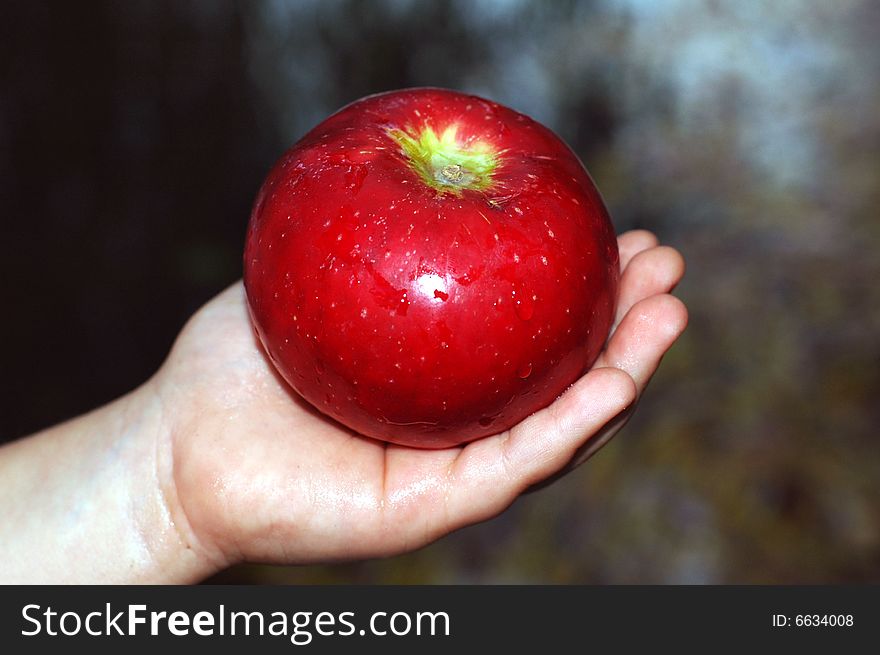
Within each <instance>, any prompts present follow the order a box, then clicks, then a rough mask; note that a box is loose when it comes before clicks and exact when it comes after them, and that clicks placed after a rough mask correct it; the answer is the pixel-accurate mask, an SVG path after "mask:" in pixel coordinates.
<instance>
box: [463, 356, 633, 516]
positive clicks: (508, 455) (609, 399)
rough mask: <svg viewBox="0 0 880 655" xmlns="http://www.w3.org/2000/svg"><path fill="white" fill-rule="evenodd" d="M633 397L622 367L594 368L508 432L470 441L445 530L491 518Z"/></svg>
mask: <svg viewBox="0 0 880 655" xmlns="http://www.w3.org/2000/svg"><path fill="white" fill-rule="evenodd" d="M636 395H637V394H636V388H635V384H634V383H633V380H632V378H630V377H629V376H628V375H627V374H625V373H624V372H622V371H621V370H619V369H613V368H605V369H593V370H592V371H591V372H590V373H588V374H587V375H585V376H584V377H582V378H581V379H580V380H578V381H577V382H576V383H575V384H574V385H573V386H572V387H571V388H569V389H568V391H566V392H565V393H564V394H563V395H562V396H561V397H560V398H559V399H557V400H556V402H554V403H553V404H552V405H550V406H549V407H547V408H546V409H543V410H541V411H540V412H537V413H536V414H533V415H532V416H530V417H529V418H527V419H526V420H525V421H523V422H522V423H520V424H519V425H517V426H516V427H514V428H513V429H512V430H510V432H509V433H504V434H501V435H497V436H495V437H489V438H487V439H482V440H480V441H477V442H474V443H473V444H471V445H469V446H468V447H467V448H465V449H464V450H463V451H462V452H461V454H460V455H459V457H458V458H457V459H456V460H455V462H454V464H453V467H452V469H451V475H452V480H453V482H452V484H451V485H450V488H449V495H448V499H447V507H446V511H447V517H448V520H449V522H450V523H451V524H452V525H450V526H448V529H454V528H455V527H460V526H462V525H467V524H470V523H474V522H476V521H481V520H484V519H486V518H489V517H491V516H494V515H495V514H497V513H498V512H500V511H502V510H503V509H504V508H505V507H507V506H508V505H509V504H510V503H511V502H513V500H514V499H515V498H516V497H517V496H518V495H519V494H520V493H521V492H522V491H523V490H524V489H526V488H528V487H529V486H531V485H533V484H535V483H537V482H539V481H541V480H543V479H545V478H547V477H549V476H550V475H552V474H553V473H555V472H557V471H558V470H560V469H561V468H563V467H564V466H565V465H566V464H567V463H568V462H570V461H571V459H572V458H573V457H574V455H575V453H576V452H577V450H578V449H579V448H580V447H581V446H582V445H583V444H584V443H585V442H587V441H588V440H589V439H590V438H591V437H592V436H593V435H594V434H595V433H596V432H597V431H598V430H599V429H600V428H602V427H603V426H604V425H606V424H607V423H608V422H609V421H611V420H612V419H613V418H614V417H615V416H616V415H618V414H620V413H621V412H623V411H624V410H625V409H626V407H627V406H628V405H629V404H631V403H632V402H634V400H635V398H636Z"/></svg>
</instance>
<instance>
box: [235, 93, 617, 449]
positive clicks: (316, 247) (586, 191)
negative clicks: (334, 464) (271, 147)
mask: <svg viewBox="0 0 880 655" xmlns="http://www.w3.org/2000/svg"><path fill="white" fill-rule="evenodd" d="M451 126H454V127H452V129H451V130H449V129H448V128H450V127H451ZM426 128H430V132H429V131H427V130H426ZM420 134H421V135H422V137H425V135H428V136H437V135H442V139H441V140H445V141H446V142H447V143H446V146H445V147H447V152H441V153H440V154H432V153H435V151H434V150H431V143H432V142H431V141H430V139H428V138H427V137H425V138H423V139H422V140H423V141H424V142H425V143H426V144H428V145H426V146H425V148H422V149H421V150H420V148H421V146H420V145H418V144H416V145H413V144H414V143H416V142H417V140H418V139H419V138H420V137H419V135H420ZM395 135H397V136H395ZM401 135H403V136H401ZM438 138H440V137H438ZM436 140H437V139H434V141H436ZM402 143H403V144H404V145H401V144H402ZM419 143H421V142H419ZM406 144H409V147H410V150H409V151H408V150H407V148H406V147H405V145H406ZM450 148H451V150H450ZM408 152H410V154H411V153H412V152H415V153H416V155H415V156H414V157H415V158H414V157H409V156H408ZM437 152H439V151H437ZM419 153H421V154H419ZM474 153H476V154H474ZM458 155H461V158H462V159H461V161H463V162H465V165H464V168H460V167H458V166H457V165H453V168H452V169H449V168H447V167H443V168H442V172H443V173H442V175H441V172H438V171H439V170H440V169H438V168H437V167H436V166H435V164H437V163H438V162H439V164H443V165H445V166H446V165H448V164H449V162H450V161H459V160H458V159H456V157H457V156H458ZM468 156H472V157H473V158H474V161H476V162H477V163H475V164H474V165H473V167H472V170H473V171H476V173H475V174H474V175H471V176H470V177H469V178H468V179H467V180H465V182H466V184H465V185H464V186H462V187H456V186H455V183H454V182H455V178H456V175H459V176H460V172H461V171H462V170H464V171H465V172H467V171H468V170H471V169H468V168H467V167H468V166H469V165H470V164H468V162H469V161H470V160H468V159H467V157H468ZM418 157H422V159H418ZM443 157H446V159H444V158H443ZM481 157H482V158H483V159H482V160H481V159H480V158H481ZM477 160H480V161H477ZM418 162H421V166H422V168H421V169H418ZM480 162H482V163H480ZM487 162H488V163H487ZM431 166H435V167H434V168H431ZM480 166H483V168H480ZM420 171H421V173H420ZM425 171H427V172H425ZM449 171H451V175H449V176H448V179H447V177H444V176H445V175H446V173H447V172H449ZM487 171H489V172H487ZM425 175H427V176H430V175H434V178H432V179H436V180H439V181H438V182H436V183H435V182H431V180H430V179H428V177H425ZM441 178H442V179H441ZM474 179H476V182H474ZM426 180H428V181H427V182H426ZM618 257H619V256H618V250H617V240H616V236H615V233H614V228H613V227H612V225H611V221H610V219H609V216H608V212H607V210H606V208H605V205H604V203H603V202H602V199H601V197H600V196H599V193H598V191H597V190H596V187H595V186H594V184H593V182H592V180H591V179H590V176H589V174H588V173H587V171H586V170H585V169H584V167H583V165H582V164H581V163H580V161H579V160H578V158H577V156H576V155H575V154H574V153H573V152H572V151H571V150H570V149H569V148H568V147H567V146H566V145H565V144H564V143H563V142H562V141H561V140H560V139H559V138H558V137H557V136H556V135H555V134H553V133H552V132H551V131H550V130H548V129H547V128H545V127H544V126H542V125H540V124H539V123H537V122H535V121H534V120H532V119H530V118H528V117H527V116H524V115H523V114H520V113H518V112H516V111H513V110H511V109H509V108H507V107H504V106H502V105H499V104H496V103H494V102H490V101H488V100H485V99H483V98H479V97H476V96H472V95H465V94H462V93H458V92H453V91H448V90H444V89H435V88H419V89H406V90H402V91H395V92H389V93H383V94H379V95H374V96H369V97H366V98H363V99H361V100H358V101H356V102H354V103H352V104H350V105H348V106H346V107H344V108H342V109H341V110H339V111H338V112H337V113H335V114H333V115H332V116H330V117H329V118H327V119H326V120H325V121H324V122H322V123H321V124H319V125H318V126H317V127H315V128H314V129H313V130H312V131H310V132H309V133H308V134H307V135H306V136H305V137H303V138H302V139H301V140H300V141H299V142H298V143H296V144H295V145H294V146H293V147H292V148H291V149H290V150H288V151H287V152H286V153H285V154H284V155H283V156H282V158H281V159H280V160H279V161H278V162H277V164H276V165H275V166H274V168H273V169H272V170H271V172H270V173H269V175H268V176H267V178H266V180H265V182H264V184H263V186H262V188H261V189H260V191H259V194H258V196H257V199H256V202H255V204H254V208H253V211H252V214H251V219H250V224H249V227H248V233H247V242H246V246H245V257H244V282H245V287H246V291H247V298H248V304H249V308H250V313H251V318H252V321H253V323H254V326H255V328H256V331H257V334H258V335H259V338H260V340H261V341H262V344H263V346H264V348H265V351H266V352H267V354H268V356H269V358H270V359H271V361H272V362H273V363H274V365H275V367H276V368H277V369H278V371H279V372H280V374H281V375H282V376H283V378H284V379H285V380H286V381H287V382H288V383H289V384H290V385H291V386H292V387H293V388H294V389H295V390H296V391H297V392H298V393H299V394H300V395H301V396H302V397H303V398H305V399H306V400H308V401H309V402H310V403H311V404H312V405H314V406H315V407H316V408H318V409H319V410H320V411H321V412H323V413H324V414H326V415H328V416H330V417H332V418H334V419H336V420H337V421H339V422H340V423H342V424H344V425H346V426H348V427H349V428H351V429H352V430H354V431H356V432H357V433H359V434H361V435H365V436H368V437H373V438H376V439H380V440H384V441H388V442H392V443H397V444H403V445H407V446H414V447H422V448H444V447H450V446H456V445H459V444H462V443H465V442H468V441H472V440H474V439H478V438H481V437H485V436H488V435H492V434H496V433H499V432H502V431H504V430H506V429H508V428H510V427H512V426H513V425H515V424H517V423H518V422H520V421H521V420H523V419H524V418H525V417H527V416H528V415H529V414H531V413H533V412H535V411H537V410H539V409H541V408H543V407H546V406H547V405H549V404H550V403H551V402H553V400H554V399H555V398H557V397H558V396H559V394H560V393H562V392H563V391H564V390H565V389H566V388H567V387H568V386H569V385H571V384H572V383H573V382H574V381H575V380H577V379H578V378H579V377H580V376H581V375H582V374H583V373H584V372H585V371H586V370H587V369H588V368H589V367H590V366H591V365H592V364H593V362H594V361H595V359H596V357H597V356H598V354H599V352H600V350H601V348H602V346H603V344H604V342H605V340H606V338H607V336H608V332H609V329H610V326H611V324H612V320H613V316H614V310H615V301H616V297H617V287H618V282H619V274H620V273H619V259H618Z"/></svg>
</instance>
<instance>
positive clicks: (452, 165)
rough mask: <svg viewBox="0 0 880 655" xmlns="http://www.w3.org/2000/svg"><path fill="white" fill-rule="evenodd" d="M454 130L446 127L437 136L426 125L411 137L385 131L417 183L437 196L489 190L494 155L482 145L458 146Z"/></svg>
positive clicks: (493, 170) (456, 132)
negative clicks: (437, 193)
mask: <svg viewBox="0 0 880 655" xmlns="http://www.w3.org/2000/svg"><path fill="white" fill-rule="evenodd" d="M457 135H458V126H456V125H450V126H449V127H447V128H446V129H445V130H443V132H442V133H441V134H440V136H439V137H438V136H437V133H436V132H434V130H433V129H432V128H431V127H430V126H428V125H426V126H424V127H423V128H422V129H421V130H420V131H418V132H417V133H415V134H413V133H412V132H411V131H404V130H401V129H390V130H388V136H390V137H391V138H392V139H393V140H394V142H395V143H397V145H398V146H400V149H401V151H402V152H403V154H404V156H405V157H406V159H407V163H408V164H409V166H410V168H412V169H413V171H415V173H416V174H417V175H418V176H419V178H421V180H422V181H423V182H424V183H425V184H427V185H428V186H429V187H431V188H432V189H435V190H437V191H438V192H440V193H443V192H446V193H452V194H454V195H461V192H462V191H463V190H471V191H483V190H486V189H488V188H490V187H491V186H492V184H493V178H492V176H493V175H494V173H495V171H496V169H497V167H498V155H497V153H496V152H495V151H493V150H492V148H490V147H489V146H488V145H487V144H486V143H484V142H477V143H474V144H470V145H467V146H465V145H463V144H461V143H459V141H458V138H457Z"/></svg>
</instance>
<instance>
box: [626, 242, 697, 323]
mask: <svg viewBox="0 0 880 655" xmlns="http://www.w3.org/2000/svg"><path fill="white" fill-rule="evenodd" d="M684 269H685V263H684V258H683V257H682V256H681V254H680V253H679V252H678V251H677V250H675V248H670V247H669V246H657V247H655V248H649V249H647V250H642V251H641V252H639V253H638V254H636V255H634V256H633V257H632V259H631V260H630V262H629V265H628V266H627V267H626V269H625V270H624V271H623V276H622V277H621V279H620V292H619V295H618V298H617V316H616V318H615V319H614V324H615V325H617V324H618V323H620V321H621V320H622V319H623V317H624V316H626V314H627V312H629V310H630V308H632V306H633V305H635V304H636V303H637V302H639V301H640V300H642V299H644V298H648V297H650V296H655V295H657V294H658V293H669V292H670V291H672V289H674V288H675V286H676V285H677V284H678V283H679V282H680V281H681V278H682V277H683V276H684Z"/></svg>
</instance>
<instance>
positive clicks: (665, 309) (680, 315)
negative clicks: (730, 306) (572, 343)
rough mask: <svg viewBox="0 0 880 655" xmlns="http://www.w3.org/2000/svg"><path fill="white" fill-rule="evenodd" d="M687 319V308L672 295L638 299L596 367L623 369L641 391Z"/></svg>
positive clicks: (681, 330)
mask: <svg viewBox="0 0 880 655" xmlns="http://www.w3.org/2000/svg"><path fill="white" fill-rule="evenodd" d="M687 321H688V313H687V308H686V307H685V306H684V303H682V302H681V301H680V300H679V299H678V298H676V297H675V296H670V295H669V294H658V295H655V296H651V297H650V298H645V299H643V300H640V301H639V302H637V303H636V304H635V305H633V307H632V308H631V309H630V310H629V311H628V312H627V314H626V316H624V318H623V320H622V321H621V322H620V325H619V326H618V328H617V330H616V331H615V332H614V334H612V335H611V339H610V340H609V341H608V345H607V346H606V347H605V350H604V351H603V352H602V354H601V355H600V356H599V360H598V361H597V362H596V366H600V367H607V366H612V367H614V368H619V369H620V370H621V371H624V372H626V373H627V374H629V376H630V377H631V378H632V379H633V380H634V381H635V383H636V387H637V389H638V392H639V393H641V392H642V390H643V389H644V388H645V385H647V384H648V380H650V379H651V376H652V375H653V374H654V371H656V370H657V367H658V366H659V365H660V360H661V359H662V358H663V355H664V354H665V353H666V351H667V350H669V347H670V346H671V345H672V344H673V342H674V341H675V340H676V339H677V338H678V336H679V335H680V334H681V333H682V332H683V331H684V329H685V327H686V326H687Z"/></svg>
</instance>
